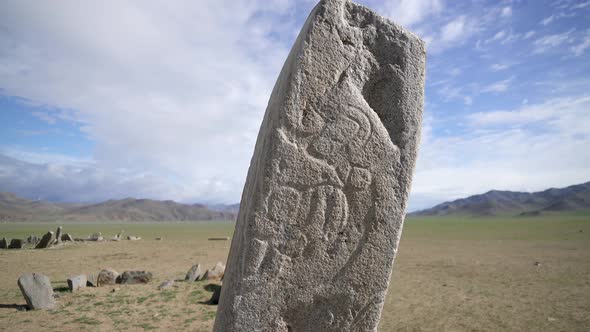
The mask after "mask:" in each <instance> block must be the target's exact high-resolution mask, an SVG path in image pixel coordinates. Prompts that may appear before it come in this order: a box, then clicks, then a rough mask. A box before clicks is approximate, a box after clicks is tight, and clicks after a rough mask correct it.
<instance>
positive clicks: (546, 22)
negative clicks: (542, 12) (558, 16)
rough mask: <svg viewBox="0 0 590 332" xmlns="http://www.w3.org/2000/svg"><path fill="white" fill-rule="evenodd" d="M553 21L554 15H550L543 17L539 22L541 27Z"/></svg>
mask: <svg viewBox="0 0 590 332" xmlns="http://www.w3.org/2000/svg"><path fill="white" fill-rule="evenodd" d="M554 20H555V15H551V16H548V17H545V18H544V19H542V20H541V24H542V25H548V24H550V23H551V22H553V21H554Z"/></svg>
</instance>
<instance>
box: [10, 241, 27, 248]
mask: <svg viewBox="0 0 590 332" xmlns="http://www.w3.org/2000/svg"><path fill="white" fill-rule="evenodd" d="M24 247H25V240H22V239H12V240H10V245H9V246H8V249H22V248H24Z"/></svg>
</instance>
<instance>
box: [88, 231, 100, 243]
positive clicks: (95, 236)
mask: <svg viewBox="0 0 590 332" xmlns="http://www.w3.org/2000/svg"><path fill="white" fill-rule="evenodd" d="M88 240H89V241H102V240H104V238H103V237H102V233H101V232H98V233H94V234H92V235H90V236H89V237H88Z"/></svg>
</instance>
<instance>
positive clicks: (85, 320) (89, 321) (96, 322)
mask: <svg viewBox="0 0 590 332" xmlns="http://www.w3.org/2000/svg"><path fill="white" fill-rule="evenodd" d="M72 323H78V324H84V325H100V324H102V323H101V321H99V320H97V319H94V318H91V317H87V316H82V317H80V318H76V319H74V320H73V321H72Z"/></svg>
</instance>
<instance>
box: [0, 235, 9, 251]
mask: <svg viewBox="0 0 590 332" xmlns="http://www.w3.org/2000/svg"><path fill="white" fill-rule="evenodd" d="M0 249H8V240H6V238H5V237H3V238H2V240H0Z"/></svg>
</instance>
